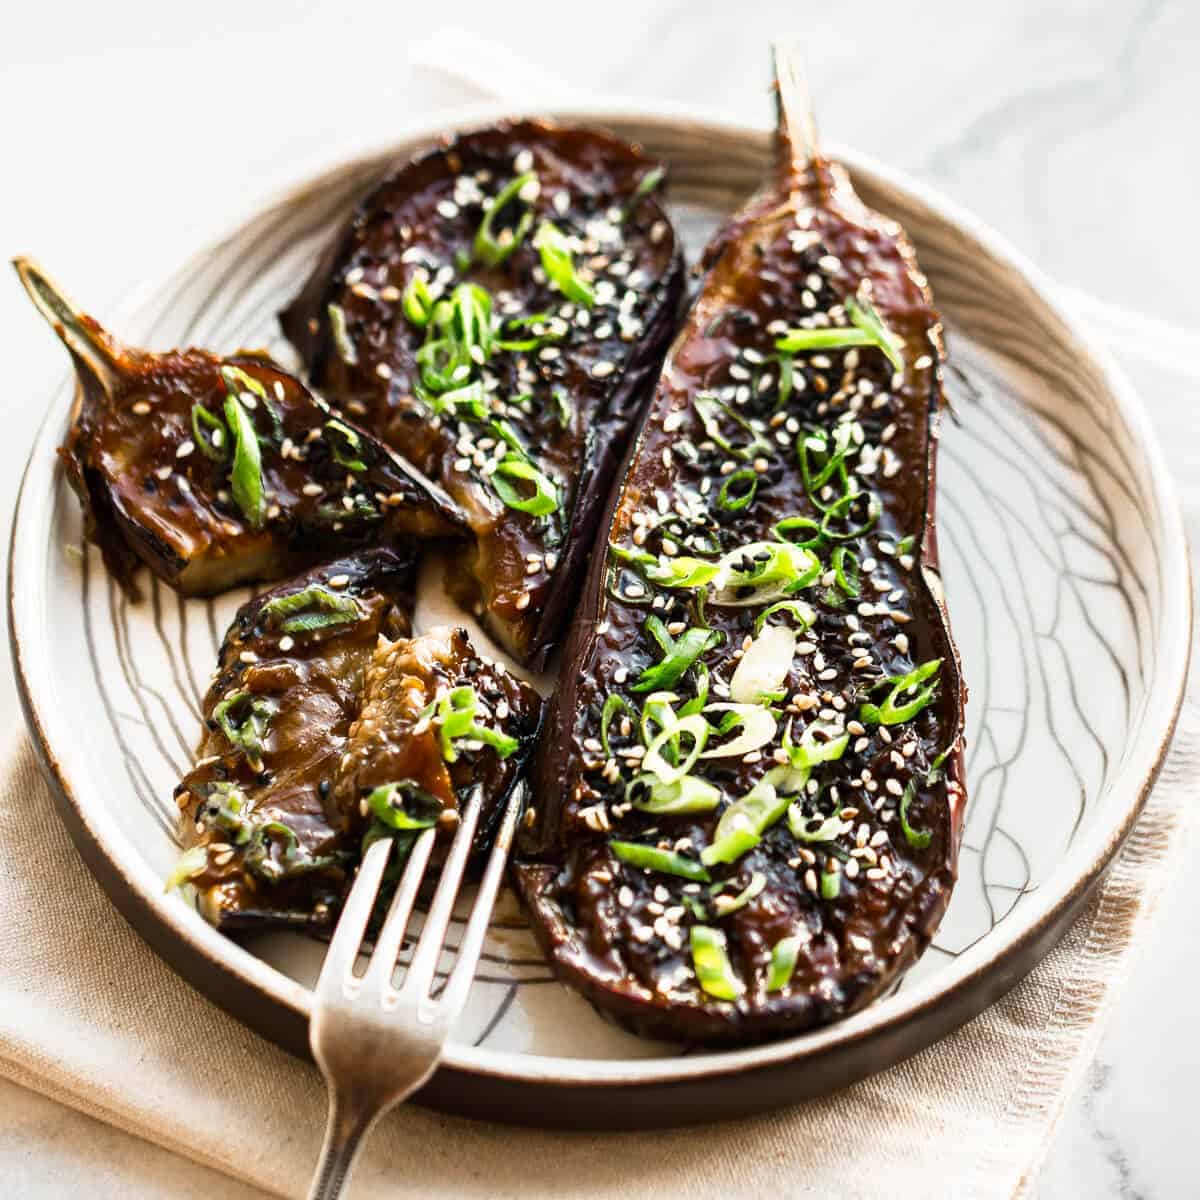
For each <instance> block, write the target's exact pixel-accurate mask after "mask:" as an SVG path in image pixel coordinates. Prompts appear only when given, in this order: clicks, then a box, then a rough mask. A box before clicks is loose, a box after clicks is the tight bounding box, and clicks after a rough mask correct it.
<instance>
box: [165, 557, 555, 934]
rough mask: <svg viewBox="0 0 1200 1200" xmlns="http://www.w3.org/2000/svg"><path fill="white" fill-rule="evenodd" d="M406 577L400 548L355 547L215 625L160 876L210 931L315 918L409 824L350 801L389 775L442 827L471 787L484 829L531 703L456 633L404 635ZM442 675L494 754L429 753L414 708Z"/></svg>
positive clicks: (531, 730)
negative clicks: (187, 893)
mask: <svg viewBox="0 0 1200 1200" xmlns="http://www.w3.org/2000/svg"><path fill="white" fill-rule="evenodd" d="M414 582H415V573H414V564H413V558H412V556H411V555H410V554H404V553H398V552H396V551H394V550H389V549H383V548H376V549H372V550H367V551H364V552H362V553H361V554H359V555H356V556H353V557H350V558H346V559H341V560H337V561H335V562H332V563H330V564H328V565H326V566H323V567H321V568H319V569H316V570H314V571H310V572H308V573H306V574H305V575H302V576H300V577H298V578H296V579H292V580H290V581H288V582H287V583H284V584H280V585H279V586H277V587H275V588H273V589H271V590H270V591H267V592H265V593H263V594H262V595H260V596H256V597H255V598H254V599H252V600H250V601H249V602H248V603H246V604H245V605H243V606H242V608H241V609H240V610H239V612H238V614H237V616H236V617H235V618H234V620H233V622H232V624H231V625H230V628H229V630H228V632H227V633H226V636H225V639H224V642H223V644H222V647H221V651H220V657H219V660H218V664H217V670H216V674H215V675H214V677H213V681H212V683H211V685H210V687H209V690H208V693H207V695H206V696H205V700H204V707H203V711H204V717H205V732H204V735H203V738H202V741H201V743H200V746H199V749H198V751H197V761H196V764H195V766H194V767H193V768H192V770H191V771H189V772H188V774H187V775H186V776H185V777H184V779H183V780H182V781H181V783H180V784H179V786H178V787H177V788H176V800H177V802H178V804H179V807H180V810H181V814H182V819H183V826H184V833H185V841H187V842H188V843H190V847H191V848H190V849H189V850H188V851H187V852H185V856H184V859H183V860H181V868H180V871H179V872H177V875H176V877H175V879H176V882H185V881H186V882H188V883H190V884H191V886H192V887H193V888H194V889H195V892H196V894H197V896H198V897H199V907H200V911H201V912H202V913H203V914H204V916H205V917H206V918H207V919H208V920H209V921H211V922H212V923H213V924H215V925H217V926H218V927H219V928H222V929H224V930H226V931H230V932H233V931H251V930H256V929H262V928H265V927H269V926H284V927H294V928H309V929H313V930H320V929H324V928H327V927H329V926H331V925H332V923H333V922H334V921H335V920H336V916H337V913H338V911H339V910H340V905H341V901H342V897H343V895H344V893H345V890H346V887H347V884H348V881H349V880H350V879H351V878H352V877H353V873H354V871H355V869H356V867H357V865H358V862H359V859H360V856H361V853H362V850H363V847H364V844H365V842H366V841H367V840H368V839H374V838H376V837H380V836H392V837H397V838H398V839H399V841H400V843H401V846H402V848H403V849H407V848H408V847H409V846H410V845H411V842H412V840H413V838H414V836H415V835H413V834H410V832H409V831H407V830H403V829H395V828H393V827H392V826H391V825H387V824H384V823H383V822H381V821H380V820H379V819H378V817H377V815H376V810H375V809H373V808H372V806H371V804H370V803H369V802H368V797H369V796H370V795H371V794H372V793H373V792H375V791H377V790H378V789H381V788H383V789H385V790H386V788H387V786H389V785H397V786H399V787H400V789H401V793H402V794H404V795H408V794H415V795H416V797H417V798H418V799H419V800H420V801H421V802H422V805H423V807H421V808H420V810H419V811H418V812H417V813H416V814H415V816H416V818H417V820H418V823H422V822H423V823H424V824H437V825H438V826H439V828H440V829H444V830H445V831H446V832H447V833H448V832H449V831H451V830H452V829H453V828H454V826H455V825H456V823H457V821H456V815H455V814H456V812H457V809H458V806H459V802H460V798H462V797H464V796H465V795H466V793H467V792H468V791H469V787H470V785H471V784H472V782H473V783H475V784H478V785H479V786H482V787H483V790H484V809H483V815H482V819H481V822H480V833H479V835H478V838H479V846H480V847H482V845H483V844H485V843H486V839H487V837H488V835H489V832H490V830H491V829H492V828H494V824H495V820H496V819H497V818H498V814H499V812H501V811H502V809H503V805H504V804H505V803H506V801H507V799H508V796H509V795H510V794H511V790H512V787H513V786H514V785H515V783H516V781H517V778H518V775H519V772H520V770H521V767H522V765H523V763H524V760H525V757H526V755H527V752H528V750H529V747H530V745H531V744H532V740H533V736H534V734H535V733H536V730H537V726H538V717H539V715H540V708H541V702H540V700H539V699H538V697H537V696H536V694H535V693H533V692H532V691H531V690H530V689H529V688H528V687H527V686H526V685H525V684H523V683H520V682H519V681H518V680H516V679H514V678H513V677H512V676H511V675H508V674H506V673H505V672H504V670H503V668H502V667H500V666H499V665H497V664H494V663H492V662H490V661H489V660H487V659H485V658H482V657H480V656H478V655H476V654H475V652H474V650H473V649H472V647H471V645H470V642H469V641H468V639H467V636H466V633H465V632H464V631H462V630H449V629H434V630H430V631H429V632H428V633H424V634H421V635H419V636H415V637H414V636H410V633H411V629H410V616H409V614H410V613H411V611H412V604H413V588H414ZM456 687H458V688H461V687H472V688H473V689H474V695H475V697H476V698H477V706H476V710H475V713H474V721H475V723H476V724H477V725H478V726H480V727H482V728H483V729H485V730H488V731H492V733H493V734H495V733H501V732H502V733H503V735H504V737H506V738H508V739H509V743H506V744H505V745H504V746H503V750H504V751H505V753H504V755H503V757H501V751H500V750H497V749H494V748H493V747H492V746H490V745H488V744H484V743H481V742H477V740H476V739H475V735H474V732H473V731H472V734H471V736H468V737H466V738H465V739H463V740H461V741H454V742H451V749H452V751H453V752H454V761H453V763H449V764H448V763H447V762H446V761H445V747H444V744H443V740H442V738H441V736H440V733H441V730H440V726H439V724H438V720H439V716H438V714H437V713H436V712H432V713H431V712H430V711H429V708H430V706H431V705H432V704H434V702H435V701H437V700H439V699H440V698H441V697H443V696H445V695H447V694H448V693H449V692H450V691H451V690H452V689H454V688H456ZM382 798H383V797H379V799H382ZM382 811H383V816H384V817H385V818H388V817H390V814H391V811H392V810H390V809H386V808H385V809H383V810H382ZM393 819H394V818H393ZM399 823H400V824H403V823H404V822H399Z"/></svg>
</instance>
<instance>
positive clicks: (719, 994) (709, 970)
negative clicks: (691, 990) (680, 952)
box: [691, 925, 743, 1000]
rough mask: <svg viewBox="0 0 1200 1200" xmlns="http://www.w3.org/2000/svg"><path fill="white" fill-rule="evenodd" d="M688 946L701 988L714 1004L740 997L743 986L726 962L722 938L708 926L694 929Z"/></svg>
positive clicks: (721, 934) (716, 930)
mask: <svg viewBox="0 0 1200 1200" xmlns="http://www.w3.org/2000/svg"><path fill="white" fill-rule="evenodd" d="M691 944H692V966H693V967H694V968H695V971H696V981H697V983H699V984H700V987H701V988H702V989H703V990H704V991H705V992H707V993H708V995H710V996H713V997H715V998H716V999H717V1000H736V999H737V998H738V997H739V996H740V995H741V994H742V990H743V989H742V983H741V981H740V980H739V979H738V977H737V976H736V975H735V974H734V972H733V964H732V963H730V961H729V954H728V952H727V951H726V949H725V935H724V934H723V933H722V932H721V931H720V930H719V929H713V928H712V927H711V926H709V925H693V926H692V932H691Z"/></svg>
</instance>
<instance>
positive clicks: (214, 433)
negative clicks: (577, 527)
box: [15, 259, 464, 595]
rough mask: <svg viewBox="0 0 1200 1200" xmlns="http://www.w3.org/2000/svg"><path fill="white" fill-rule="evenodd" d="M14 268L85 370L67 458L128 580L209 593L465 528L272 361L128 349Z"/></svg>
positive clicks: (92, 534)
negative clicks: (143, 573)
mask: <svg viewBox="0 0 1200 1200" xmlns="http://www.w3.org/2000/svg"><path fill="white" fill-rule="evenodd" d="M15 265H16V268H17V271H18V273H19V274H20V277H21V281H22V283H23V284H24V285H25V288H26V290H27V291H28V292H29V295H30V297H31V298H32V299H33V301H34V303H35V304H36V305H37V307H38V309H39V311H40V312H41V313H42V315H43V316H44V317H45V318H46V319H47V321H49V322H50V324H51V325H52V326H53V327H54V329H55V331H56V332H57V333H58V335H59V337H60V338H61V339H62V340H63V342H64V343H65V344H66V347H67V349H68V350H69V351H70V353H71V357H72V358H73V359H74V361H75V366H76V370H77V373H78V378H79V394H78V398H77V400H76V405H75V410H74V412H73V414H72V419H71V427H70V430H69V432H68V434H67V440H66V443H65V445H64V446H63V447H62V449H61V450H60V454H61V456H62V460H63V464H64V466H65V468H66V472H67V479H68V481H69V482H70V484H71V487H72V488H73V489H74V491H75V493H76V495H77V496H78V497H79V501H80V503H81V504H82V506H83V511H84V518H85V524H86V530H87V535H88V537H89V538H90V539H91V540H92V541H94V542H95V543H96V544H97V545H99V547H100V549H101V551H102V552H103V556H104V561H105V564H106V566H107V567H108V569H109V570H110V571H111V572H112V573H113V574H114V575H115V576H116V577H117V578H118V579H119V580H120V581H121V582H122V584H124V585H125V586H127V587H130V588H132V578H133V574H134V572H135V570H136V568H137V566H138V565H139V564H140V563H145V564H146V565H147V566H148V567H149V568H150V570H151V571H153V572H154V574H155V575H157V576H158V577H159V578H160V579H162V580H163V581H164V582H166V583H167V584H169V585H170V586H171V587H173V588H177V589H178V590H179V591H180V592H183V593H184V594H186V595H211V594H213V593H216V592H221V591H225V590H227V589H228V588H231V587H233V586H235V585H236V584H239V583H247V582H251V581H256V580H271V579H277V578H280V577H281V576H283V575H286V574H289V573H290V572H293V571H296V570H300V569H301V568H303V567H305V566H307V565H309V564H311V563H314V562H320V561H321V560H322V559H328V558H332V557H336V556H337V555H339V554H345V553H348V552H350V551H352V550H353V549H355V548H357V547H362V546H368V545H372V544H379V543H389V542H392V541H395V540H396V539H398V538H403V537H408V536H414V537H435V536H453V535H459V536H461V535H462V534H463V532H464V521H463V515H462V514H461V512H459V510H458V509H457V507H456V506H455V505H454V503H453V502H452V501H451V500H450V499H449V498H448V497H447V496H446V495H445V494H444V493H443V492H442V491H441V490H440V489H439V488H437V487H436V486H435V485H434V484H432V483H430V481H429V480H428V479H426V478H424V477H423V476H422V475H421V474H420V473H419V472H418V471H416V470H414V469H413V467H412V466H410V465H409V464H408V463H406V462H404V461H403V460H402V459H400V458H399V457H398V456H397V455H395V454H394V453H392V452H391V451H390V450H388V449H387V448H386V447H385V446H383V445H382V444H381V443H380V442H378V441H377V440H376V439H375V438H373V437H371V436H370V435H369V434H368V433H366V432H365V431H364V430H362V429H359V428H357V427H356V426H354V425H353V424H352V423H351V422H349V421H346V420H344V419H342V418H341V417H340V416H339V415H338V414H337V413H335V412H333V411H332V410H331V409H330V408H329V406H328V405H327V404H326V403H325V402H324V401H323V400H321V399H320V398H319V397H317V396H314V395H313V394H312V393H310V392H309V391H308V390H307V389H306V388H305V387H304V386H303V385H302V384H301V383H300V382H299V380H297V379H296V378H295V377H294V376H292V375H290V374H288V373H287V372H286V371H284V370H282V369H281V368H280V367H278V366H277V365H276V364H275V363H273V362H272V361H271V360H270V359H269V358H268V357H267V356H266V355H265V354H261V353H252V352H241V353H238V354H235V355H233V356H232V357H229V358H218V357H216V356H215V355H212V354H209V353H208V352H206V351H204V350H179V351H173V352H171V353H167V354H151V353H147V352H145V351H141V350H134V349H130V348H128V347H125V346H122V345H121V344H120V343H119V342H117V341H116V340H115V339H114V338H112V337H111V336H110V335H109V334H107V333H106V332H105V331H104V330H103V329H101V327H100V326H99V325H98V324H97V323H96V322H95V321H94V320H92V318H90V317H88V316H85V315H83V314H82V313H80V312H79V311H78V310H77V309H76V308H75V307H74V306H73V305H71V304H70V303H69V302H68V301H67V300H66V299H65V298H64V297H63V295H62V293H61V292H60V291H59V290H58V289H57V288H56V287H55V286H54V285H53V284H52V283H51V282H50V281H49V280H48V279H47V278H46V276H45V275H44V274H43V273H42V271H41V270H40V269H39V268H38V267H36V266H35V265H34V264H33V263H31V262H29V261H27V260H24V259H18V260H16V264H15Z"/></svg>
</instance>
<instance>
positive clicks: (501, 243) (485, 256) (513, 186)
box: [474, 171, 537, 267]
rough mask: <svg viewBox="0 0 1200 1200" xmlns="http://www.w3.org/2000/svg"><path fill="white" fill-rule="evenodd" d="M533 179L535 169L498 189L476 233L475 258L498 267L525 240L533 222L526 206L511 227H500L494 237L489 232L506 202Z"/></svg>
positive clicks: (530, 210) (515, 197) (535, 175)
mask: <svg viewBox="0 0 1200 1200" xmlns="http://www.w3.org/2000/svg"><path fill="white" fill-rule="evenodd" d="M536 181H537V174H536V172H534V171H526V172H525V174H523V175H518V176H517V177H516V178H515V179H513V180H510V181H509V182H508V183H507V184H506V185H505V186H504V187H503V188H502V189H501V190H500V192H499V194H498V195H497V196H496V198H495V199H494V200H493V201H492V204H491V207H490V208H489V209H488V210H487V212H485V213H484V214H483V220H482V221H481V222H480V223H479V229H478V230H477V231H476V233H475V245H474V251H475V257H476V258H477V259H479V260H480V261H481V262H484V263H486V264H487V265H488V266H489V267H495V266H499V264H500V263H502V262H503V261H504V260H505V259H506V258H507V257H508V256H509V255H510V254H511V253H512V252H513V251H514V250H515V249H516V248H517V247H518V246H519V245H520V244H521V243H522V242H523V241H524V240H525V235H526V234H527V233H528V232H529V227H530V226H531V225H532V224H533V210H532V209H531V208H530V207H529V206H528V205H526V206H525V208H524V210H523V211H522V213H521V215H520V217H519V218H518V219H517V223H516V225H515V226H514V227H513V228H512V229H511V230H509V229H505V230H502V231H501V232H500V234H499V236H497V235H496V234H494V233H493V232H492V227H493V225H494V224H495V222H496V218H497V217H498V216H499V215H500V213H501V212H502V211H503V210H504V209H505V208H506V207H507V206H508V204H509V203H510V202H511V201H513V200H515V199H517V198H518V196H519V194H520V192H521V190H522V189H523V188H524V187H526V186H527V185H528V184H531V183H535V182H536Z"/></svg>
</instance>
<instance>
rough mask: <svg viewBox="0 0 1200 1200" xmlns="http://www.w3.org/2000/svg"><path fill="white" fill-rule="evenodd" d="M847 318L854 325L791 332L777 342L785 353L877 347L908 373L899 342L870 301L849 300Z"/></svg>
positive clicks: (847, 302) (850, 298) (894, 364)
mask: <svg viewBox="0 0 1200 1200" xmlns="http://www.w3.org/2000/svg"><path fill="white" fill-rule="evenodd" d="M846 315H847V316H848V317H849V318H850V320H851V322H853V324H851V325H849V326H839V327H836V328H833V329H789V330H788V331H787V333H785V334H784V335H783V336H782V337H781V338H778V339H777V340H776V342H775V349H776V350H779V351H781V352H782V353H784V354H795V353H796V352H797V351H798V350H848V349H849V348H850V347H852V346H877V347H878V348H879V349H880V350H882V351H883V353H884V355H885V356H886V357H887V360H888V362H889V363H891V365H892V367H893V368H894V369H895V370H897V371H902V370H904V359H903V358H902V357H901V355H900V350H899V347H898V343H897V339H896V338H895V337H894V336H893V335H892V333H891V332H889V330H888V329H887V328H886V327H885V326H884V324H883V321H882V320H880V317H879V314H878V313H877V312H876V311H875V309H874V307H873V306H872V305H871V303H870V301H869V300H866V299H861V300H856V299H855V298H854V297H853V296H847V297H846Z"/></svg>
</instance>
